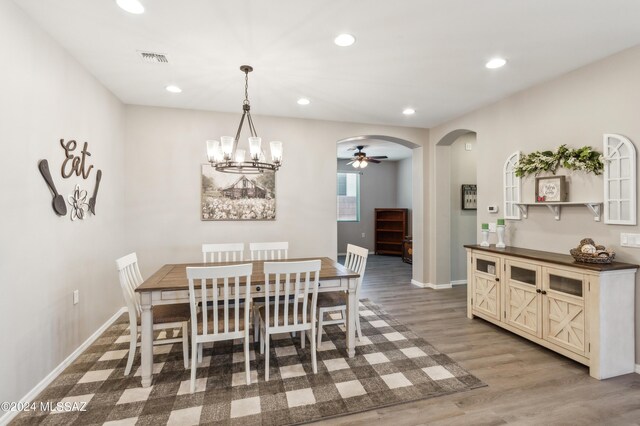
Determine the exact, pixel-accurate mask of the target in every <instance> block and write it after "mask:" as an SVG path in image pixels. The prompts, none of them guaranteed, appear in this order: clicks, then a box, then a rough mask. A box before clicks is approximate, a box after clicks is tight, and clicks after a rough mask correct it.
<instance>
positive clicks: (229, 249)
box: [202, 243, 244, 263]
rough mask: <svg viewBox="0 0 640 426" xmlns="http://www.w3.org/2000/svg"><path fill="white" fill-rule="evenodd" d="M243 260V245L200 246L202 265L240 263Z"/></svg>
mask: <svg viewBox="0 0 640 426" xmlns="http://www.w3.org/2000/svg"><path fill="white" fill-rule="evenodd" d="M207 255H209V256H207ZM216 255H217V256H216ZM207 258H208V259H207ZM243 260H244V243H230V244H203V245H202V262H203V263H207V262H211V263H213V262H242V261H243Z"/></svg>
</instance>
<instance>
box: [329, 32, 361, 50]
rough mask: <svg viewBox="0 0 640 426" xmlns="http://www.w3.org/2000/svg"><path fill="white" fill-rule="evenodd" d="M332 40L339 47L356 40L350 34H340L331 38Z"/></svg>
mask: <svg viewBox="0 0 640 426" xmlns="http://www.w3.org/2000/svg"><path fill="white" fill-rule="evenodd" d="M333 42H334V43H335V44H337V45H338V46H340V47H348V46H351V45H352V44H353V43H355V42H356V38H355V37H354V36H352V35H351V34H340V35H339V36H338V37H336V38H335V39H333Z"/></svg>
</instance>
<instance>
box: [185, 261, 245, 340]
mask: <svg viewBox="0 0 640 426" xmlns="http://www.w3.org/2000/svg"><path fill="white" fill-rule="evenodd" d="M252 269H253V264H251V263H245V264H242V265H229V266H208V267H207V266H205V267H189V268H187V278H188V279H189V303H190V305H191V324H197V315H198V302H199V301H202V306H207V302H208V301H211V302H212V305H213V309H212V310H209V309H202V310H201V313H202V324H203V325H202V334H203V335H211V334H220V333H219V330H218V321H223V322H224V330H223V331H222V333H224V334H228V333H240V332H242V330H243V329H241V327H240V326H241V323H240V309H241V306H240V302H241V301H242V300H250V296H251V272H252ZM241 281H244V293H245V294H244V295H242V294H241V293H242V288H241ZM196 289H199V290H200V298H198V299H197V298H196V292H195V291H196ZM231 300H233V303H229V301H231ZM219 301H220V302H223V307H224V312H223V318H218V302H219ZM230 305H231V306H230ZM242 309H245V315H246V318H248V315H249V308H248V305H247V306H246V307H242ZM208 315H213V325H212V327H211V329H210V328H209V325H210V324H209V321H208V319H209V318H208ZM231 318H233V322H232V324H231V325H233V326H234V327H233V328H234V329H233V330H229V325H230V322H231ZM248 326H249V325H248V324H247V323H245V324H244V327H248Z"/></svg>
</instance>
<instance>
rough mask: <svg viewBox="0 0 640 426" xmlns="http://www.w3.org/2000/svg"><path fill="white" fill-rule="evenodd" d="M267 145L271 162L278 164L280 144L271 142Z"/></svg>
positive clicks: (280, 153) (279, 161) (280, 160)
mask: <svg viewBox="0 0 640 426" xmlns="http://www.w3.org/2000/svg"><path fill="white" fill-rule="evenodd" d="M269 145H271V160H272V161H273V162H274V163H276V164H280V163H281V162H282V142H280V141H273V142H271V143H270V144H269Z"/></svg>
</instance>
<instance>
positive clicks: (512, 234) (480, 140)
mask: <svg viewBox="0 0 640 426" xmlns="http://www.w3.org/2000/svg"><path fill="white" fill-rule="evenodd" d="M638 75H640V47H636V48H632V49H629V50H627V51H624V52H621V53H619V54H616V55H614V56H611V57H609V58H607V59H605V60H603V61H600V62H597V63H594V64H591V65H589V66H587V67H584V68H581V69H579V70H576V71H574V72H571V73H569V74H566V75H564V76H562V77H560V78H557V79H555V80H552V81H550V82H548V83H545V84H542V85H539V86H537V87H534V88H532V89H529V90H526V91H523V92H520V93H518V94H516V95H514V96H511V97H509V98H507V99H504V100H502V101H500V102H498V103H496V104H493V105H490V106H488V107H485V108H482V109H480V110H477V111H475V112H472V113H470V114H467V115H465V116H463V117H461V118H459V119H456V120H453V121H451V122H449V123H446V124H443V125H441V126H438V127H436V128H434V129H431V144H430V150H431V152H432V153H433V156H432V158H431V166H432V167H434V168H435V167H436V166H437V165H438V164H439V163H440V162H441V158H440V157H439V156H438V155H436V154H435V151H436V150H435V145H436V144H437V143H438V141H440V140H441V139H442V138H443V137H445V136H446V135H447V134H449V133H450V132H451V131H454V130H457V129H470V130H473V131H475V132H477V144H478V151H477V153H478V191H479V205H478V222H488V221H492V219H493V216H495V215H489V213H487V211H486V208H487V206H488V205H489V204H498V205H499V206H500V209H501V210H502V194H501V187H502V176H501V171H502V166H503V163H504V161H505V159H506V157H507V156H508V155H509V154H511V153H512V152H514V151H516V150H522V151H523V152H525V153H528V152H531V151H534V150H538V149H544V148H555V147H557V146H558V145H560V144H563V143H566V144H568V145H569V146H572V147H579V146H583V145H590V146H592V147H595V148H597V149H599V150H602V134H603V133H619V134H622V135H625V136H627V137H629V138H630V139H631V141H632V142H634V144H635V145H636V148H637V149H638V148H640V120H638V111H640V97H639V96H638V94H639V93H640V78H638ZM561 173H562V174H567V175H570V176H571V194H572V200H575V201H580V200H583V198H584V200H583V201H599V200H602V197H603V188H602V179H601V177H593V176H586V175H585V174H582V173H569V172H568V171H566V170H561ZM532 191H533V189H532V178H529V179H528V181H526V182H525V184H524V185H523V199H524V200H525V201H526V200H533V193H532ZM432 213H433V212H430V214H432ZM431 225H432V226H437V224H435V223H432V224H431ZM621 232H633V233H640V226H614V225H605V224H604V223H602V222H599V223H598V222H594V220H593V216H592V214H591V213H590V212H589V211H588V210H587V209H586V208H583V207H571V208H565V209H563V210H562V218H561V220H560V221H555V220H554V219H553V217H552V216H551V214H550V212H549V211H548V210H547V209H545V208H543V207H541V208H534V209H531V211H530V215H529V218H528V219H522V220H520V221H509V223H508V234H509V237H508V239H507V244H510V245H514V246H520V247H527V248H532V249H540V250H548V251H553V252H560V253H568V251H569V249H570V248H572V247H574V246H576V245H577V243H578V242H579V241H580V239H581V238H584V237H592V238H593V239H595V240H596V241H597V242H599V243H601V244H605V245H607V246H611V247H613V248H614V249H615V251H616V252H617V259H619V260H621V261H626V262H633V263H640V250H638V249H631V248H623V247H620V233H621ZM437 243H438V242H437V241H434V244H437ZM430 261H432V259H430ZM431 265H433V266H434V268H432V269H431V273H432V275H435V274H436V271H435V269H437V268H440V265H438V264H435V263H433V262H432V263H431ZM636 288H638V287H636ZM611 290H612V291H615V289H611ZM639 331H640V292H639V291H636V348H637V350H636V362H637V363H640V332H639Z"/></svg>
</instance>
